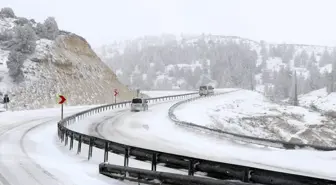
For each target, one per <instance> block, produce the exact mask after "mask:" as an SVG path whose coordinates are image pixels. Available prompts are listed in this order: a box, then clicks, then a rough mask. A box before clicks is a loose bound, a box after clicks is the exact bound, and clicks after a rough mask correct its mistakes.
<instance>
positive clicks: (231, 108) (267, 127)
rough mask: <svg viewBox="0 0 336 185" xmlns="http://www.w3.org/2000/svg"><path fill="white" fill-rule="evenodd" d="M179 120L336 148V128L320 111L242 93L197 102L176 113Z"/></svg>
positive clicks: (247, 92) (179, 109) (188, 104)
mask: <svg viewBox="0 0 336 185" xmlns="http://www.w3.org/2000/svg"><path fill="white" fill-rule="evenodd" d="M175 114H176V116H177V117H178V119H180V120H183V121H188V122H193V123H195V124H199V125H202V126H206V127H211V128H216V129H220V130H224V131H229V132H234V133H238V134H243V135H250V136H255V137H263V138H270V139H281V140H286V141H296V142H302V143H310V144H319V145H321V144H322V145H323V144H325V145H328V146H329V145H336V143H335V141H334V138H333V137H334V136H333V134H330V133H333V132H332V129H334V128H336V125H335V124H334V123H333V122H331V121H330V120H328V119H327V117H325V116H322V115H321V114H320V113H318V112H311V111H310V110H308V109H306V108H303V107H294V106H284V105H278V104H274V103H272V102H270V101H269V100H268V99H267V98H265V97H264V96H263V95H261V94H259V93H257V92H253V91H248V90H240V91H237V92H232V93H228V94H225V95H222V96H217V97H212V98H206V99H200V100H196V101H194V102H191V103H187V104H183V105H181V106H179V107H177V109H176V110H175Z"/></svg>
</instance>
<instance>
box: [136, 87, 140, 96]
mask: <svg viewBox="0 0 336 185" xmlns="http://www.w3.org/2000/svg"><path fill="white" fill-rule="evenodd" d="M136 93H137V97H139V96H140V89H137V90H136Z"/></svg>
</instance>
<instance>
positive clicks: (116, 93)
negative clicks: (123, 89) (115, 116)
mask: <svg viewBox="0 0 336 185" xmlns="http://www.w3.org/2000/svg"><path fill="white" fill-rule="evenodd" d="M118 94H119V92H118V89H114V103H117V96H118Z"/></svg>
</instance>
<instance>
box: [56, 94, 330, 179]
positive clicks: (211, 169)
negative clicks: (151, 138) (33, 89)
mask: <svg viewBox="0 0 336 185" xmlns="http://www.w3.org/2000/svg"><path fill="white" fill-rule="evenodd" d="M196 94H198V93H189V94H184V95H174V96H165V97H158V98H149V99H148V100H149V103H152V102H157V101H165V100H173V99H178V98H188V97H193V96H195V95H196ZM129 104H130V101H128V102H122V103H117V104H110V105H103V106H99V107H96V108H92V109H89V110H86V111H83V112H80V113H77V114H75V115H72V116H69V117H66V118H64V119H63V120H61V121H59V122H58V126H57V127H58V137H59V138H60V140H61V142H64V144H65V145H68V143H69V139H70V144H69V149H70V150H71V149H73V147H74V140H76V141H78V147H77V154H79V153H80V152H81V148H82V147H81V146H82V144H83V143H84V144H87V145H88V146H89V150H88V160H89V159H90V158H91V157H92V149H93V147H95V148H98V149H102V150H103V151H104V156H102V157H103V161H104V162H103V163H102V164H105V163H106V162H107V161H108V152H111V153H115V154H119V155H123V156H124V167H128V166H129V165H128V164H129V159H130V158H133V159H135V160H140V161H145V162H149V163H150V165H151V171H156V167H157V165H158V164H163V165H164V166H166V167H169V168H175V169H184V170H187V172H188V176H190V178H192V177H191V176H193V175H194V174H195V173H197V172H203V173H204V174H205V176H208V177H212V178H216V179H220V180H224V181H226V180H232V179H234V180H238V181H242V182H247V183H262V184H274V185H303V184H305V185H316V184H329V185H336V181H331V180H325V179H320V178H312V177H306V176H300V175H293V174H286V173H282V172H274V171H270V170H264V169H259V168H253V167H248V166H242V165H235V164H228V163H222V162H216V161H211V160H206V159H199V158H194V157H188V156H183V155H176V154H172V153H165V152H160V151H155V150H149V149H144V148H141V147H135V146H131V145H125V144H122V143H117V142H113V141H109V140H106V139H102V138H98V137H94V136H90V135H86V134H83V133H79V132H76V131H73V130H70V129H69V128H67V126H68V125H70V124H73V123H78V122H79V121H80V120H82V119H84V118H85V117H87V116H91V115H94V114H98V113H101V112H103V111H107V110H112V109H115V108H118V107H119V108H121V107H126V106H127V105H129ZM102 164H101V165H102ZM113 169H115V166H108V165H107V166H106V165H105V171H110V170H113ZM132 170H134V169H131V168H124V169H123V170H122V171H124V172H130V173H132V172H134V171H132ZM103 171H104V170H103ZM120 173H123V172H120ZM141 174H147V175H148V176H150V175H151V173H146V172H145V171H142V172H141ZM105 175H106V174H105ZM161 175H162V174H161ZM178 176H179V175H177V174H176V177H178ZM186 176H187V175H185V177H186ZM124 178H126V177H125V176H124ZM175 179H176V178H175ZM140 180H141V179H138V181H139V182H140ZM170 180H172V179H170ZM231 182H232V184H234V183H235V181H231ZM236 182H237V181H236ZM186 184H188V183H186ZM236 184H237V185H240V184H241V182H237V183H236ZM209 185H211V184H209Z"/></svg>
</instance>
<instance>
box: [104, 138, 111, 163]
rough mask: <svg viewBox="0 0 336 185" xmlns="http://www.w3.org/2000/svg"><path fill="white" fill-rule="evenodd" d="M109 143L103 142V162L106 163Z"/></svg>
mask: <svg viewBox="0 0 336 185" xmlns="http://www.w3.org/2000/svg"><path fill="white" fill-rule="evenodd" d="M109 144H110V143H109V142H108V141H106V142H105V150H104V162H107V161H108V148H109Z"/></svg>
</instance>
